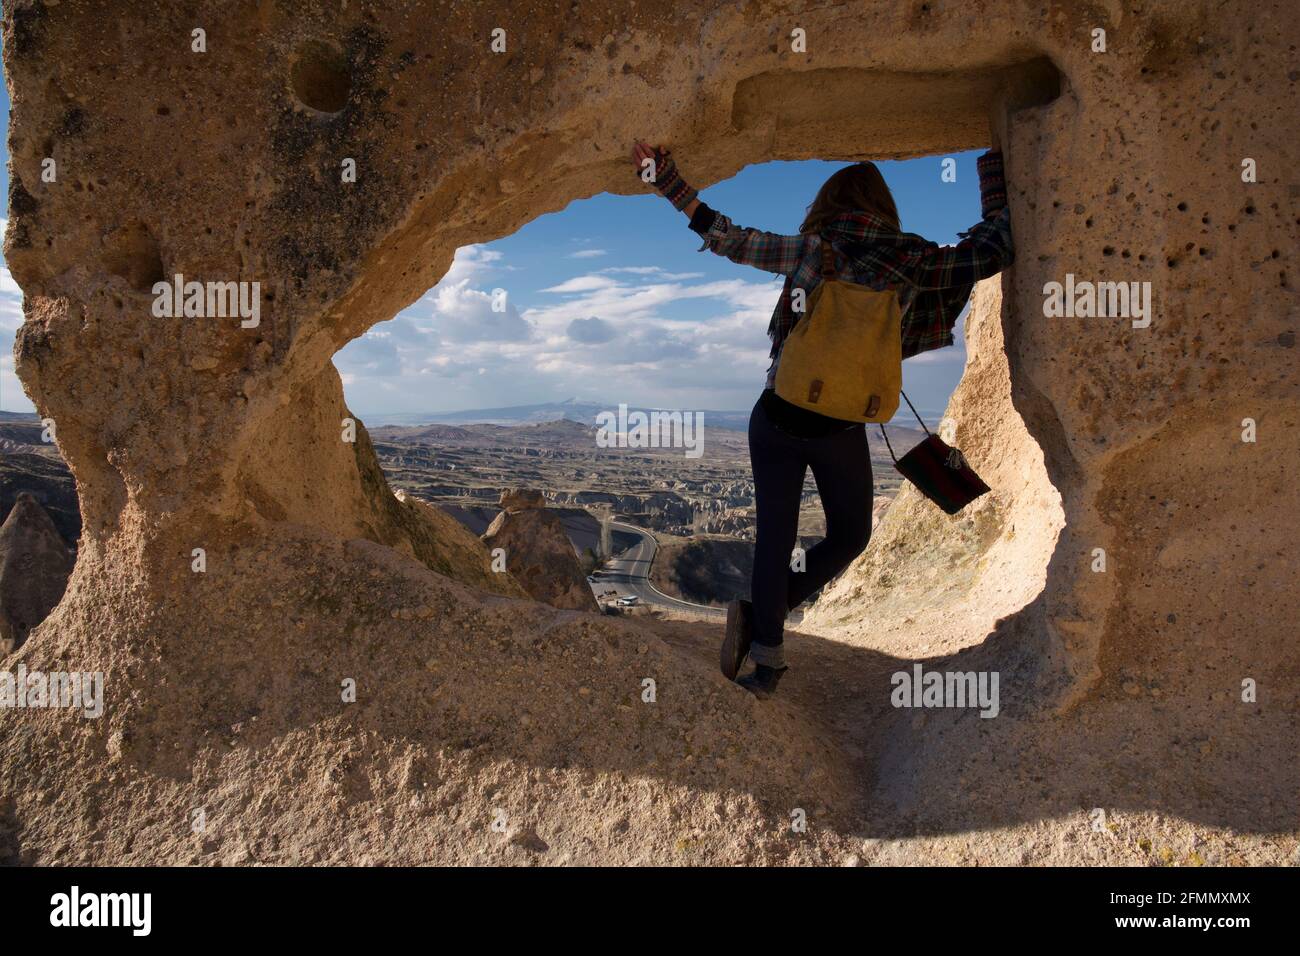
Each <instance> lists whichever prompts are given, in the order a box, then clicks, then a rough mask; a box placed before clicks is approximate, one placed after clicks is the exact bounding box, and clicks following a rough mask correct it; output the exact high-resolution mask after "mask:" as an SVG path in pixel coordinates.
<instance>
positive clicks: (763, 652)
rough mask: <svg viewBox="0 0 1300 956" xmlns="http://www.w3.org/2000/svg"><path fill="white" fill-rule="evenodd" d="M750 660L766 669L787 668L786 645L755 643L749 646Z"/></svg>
mask: <svg viewBox="0 0 1300 956" xmlns="http://www.w3.org/2000/svg"><path fill="white" fill-rule="evenodd" d="M749 659H750V660H751V661H753V662H754V663H755V664H762V665H763V666H764V667H777V668H781V667H785V645H784V644H760V643H758V641H755V642H754V643H753V644H750V645H749Z"/></svg>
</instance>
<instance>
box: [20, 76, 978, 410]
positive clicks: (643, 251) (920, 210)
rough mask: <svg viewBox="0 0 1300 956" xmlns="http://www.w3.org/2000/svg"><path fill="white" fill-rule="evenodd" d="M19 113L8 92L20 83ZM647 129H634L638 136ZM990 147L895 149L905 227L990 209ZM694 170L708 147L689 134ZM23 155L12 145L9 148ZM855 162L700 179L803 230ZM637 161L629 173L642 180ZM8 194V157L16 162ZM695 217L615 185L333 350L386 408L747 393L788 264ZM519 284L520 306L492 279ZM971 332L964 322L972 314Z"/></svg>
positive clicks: (943, 371) (913, 363)
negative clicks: (819, 195) (708, 231)
mask: <svg viewBox="0 0 1300 956" xmlns="http://www.w3.org/2000/svg"><path fill="white" fill-rule="evenodd" d="M0 107H2V109H3V121H4V126H5V129H6V130H7V128H8V118H9V98H8V93H7V91H5V92H4V94H3V102H2V103H0ZM629 146H630V144H629ZM975 156H976V154H975V153H964V154H957V155H956V157H955V158H956V159H957V177H956V182H955V183H945V182H943V181H942V180H941V178H940V172H941V161H942V159H943V157H941V156H933V157H926V158H922V159H914V160H907V161H904V162H887V163H882V164H881V170H882V172H883V173H884V175H885V179H886V180H887V181H888V183H889V185H890V187H891V188H892V189H893V191H894V197H895V199H896V201H897V203H898V207H899V213H900V215H901V217H902V220H903V228H904V229H906V230H908V231H910V232H919V233H921V234H922V235H925V236H927V237H928V238H930V239H933V240H934V241H936V242H940V243H950V242H955V241H956V239H957V233H958V231H960V230H963V229H966V228H967V227H969V226H970V225H971V224H972V223H974V222H975V221H977V220H978V218H979V191H978V187H977V179H976V175H975ZM676 158H677V161H678V165H679V167H680V168H681V170H682V173H683V175H684V176H685V177H686V178H687V180H688V181H689V179H690V176H691V158H690V156H689V155H688V154H683V153H681V152H678V153H677V155H676ZM5 160H6V165H7V161H8V155H7V151H6V155H5ZM842 165H843V164H842V163H828V162H820V161H809V162H794V163H765V164H761V165H757V166H750V167H747V168H746V169H743V170H741V171H740V173H738V174H737V175H736V176H735V177H733V178H732V179H730V180H727V181H726V182H723V183H718V184H717V185H715V186H712V187H710V188H709V189H706V190H704V191H703V192H702V193H701V198H702V199H704V200H705V201H706V202H708V203H709V204H710V205H711V206H713V207H714V208H716V209H719V210H720V211H722V212H725V213H726V214H727V215H729V216H730V217H731V218H732V219H733V220H734V221H735V222H737V223H739V224H741V225H745V226H755V227H758V228H762V229H768V230H771V231H774V232H795V231H796V230H797V229H798V225H799V223H800V221H801V220H802V218H803V213H804V209H805V207H806V206H807V204H808V203H809V202H810V201H811V199H812V197H813V195H814V194H815V193H816V191H817V188H818V187H819V186H820V185H821V183H822V182H824V181H825V179H826V177H827V176H829V175H830V174H831V173H832V172H834V171H835V170H836V169H838V168H840V166H842ZM634 176H635V171H634V169H633V167H632V165H631V163H630V162H629V164H628V178H629V181H633V182H634V181H635V180H634V179H633V177H634ZM0 188H3V189H4V193H3V195H7V194H8V170H7V169H5V170H3V171H0ZM699 245H700V242H699V238H698V237H697V236H696V235H695V234H694V233H692V232H691V231H690V230H689V229H687V228H686V217H685V216H683V215H682V214H680V213H678V212H676V211H675V210H674V209H673V208H672V207H671V206H670V205H669V204H668V203H667V202H665V201H664V200H663V199H661V198H659V197H658V196H655V195H652V194H646V195H634V196H613V195H609V194H601V195H599V196H595V197H592V198H590V199H585V200H580V201H577V202H574V203H571V204H570V205H569V206H568V208H566V209H564V210H563V211H561V212H558V213H553V214H551V215H547V216H542V217H541V218H539V219H537V220H534V221H533V222H531V223H529V224H527V225H526V226H524V227H523V228H522V229H520V230H519V231H518V232H516V233H515V234H514V235H512V236H508V237H506V238H504V239H500V240H497V241H495V242H490V243H486V244H484V245H477V246H466V247H464V248H462V249H460V250H459V251H458V252H457V255H456V260H455V262H454V264H453V265H452V268H451V270H450V271H449V272H448V274H447V275H446V276H445V277H444V278H443V279H442V281H440V282H439V283H438V284H437V285H436V286H434V287H433V288H432V289H430V290H429V292H428V293H426V294H425V295H424V296H423V297H422V298H421V299H420V301H419V302H417V303H415V304H414V305H412V306H411V307H409V308H407V309H405V310H403V311H402V312H401V313H399V314H398V315H397V316H396V317H395V318H394V319H392V320H390V321H388V322H383V323H380V324H379V325H377V326H375V327H374V328H373V329H371V330H370V331H369V332H368V333H366V335H364V336H362V337H361V338H359V339H357V340H355V341H353V342H351V343H349V344H348V345H347V346H346V347H345V348H344V349H343V350H342V351H341V352H340V353H339V354H338V355H336V356H335V358H334V363H335V365H336V366H337V367H338V369H339V371H340V373H341V374H342V376H343V381H344V387H345V391H346V395H347V398H348V402H349V405H350V407H351V408H352V410H353V411H354V412H356V413H357V414H358V415H359V416H361V417H362V418H363V419H365V420H366V421H367V422H368V423H370V424H381V423H382V420H383V418H384V416H385V414H388V413H393V414H403V415H408V414H411V413H417V414H418V413H421V412H436V411H454V410H460V409H467V408H480V407H499V406H503V405H519V404H532V403H537V402H550V401H559V400H563V399H566V398H578V399H581V400H584V401H594V402H599V403H605V404H608V405H610V406H611V407H613V406H616V405H618V403H620V402H626V403H628V404H629V405H649V406H655V407H669V408H687V409H708V408H712V409H745V408H748V407H749V406H750V405H752V404H753V401H754V399H755V398H756V397H757V395H758V392H759V390H760V389H761V388H762V385H763V378H764V372H765V370H766V368H767V364H768V359H767V350H768V344H769V343H768V339H767V335H766V329H767V321H768V318H769V317H770V315H771V312H772V306H773V305H774V304H775V302H776V299H777V296H778V295H779V293H780V289H781V280H780V278H779V277H775V276H769V275H768V274H767V273H763V272H760V271H758V270H756V269H752V268H749V267H746V266H739V265H736V264H734V263H732V262H729V261H727V260H725V259H722V258H720V257H718V256H715V255H713V254H712V253H709V252H699V251H697V250H698V249H699ZM494 289H504V290H506V293H507V300H506V301H507V303H508V305H507V308H506V310H505V312H494V311H493V310H492V308H491V296H492V290H494ZM21 304H22V293H21V291H20V290H19V289H18V287H17V285H16V284H15V283H14V281H13V278H12V276H10V274H9V271H8V269H3V270H0V408H4V409H6V410H9V411H30V410H32V404H31V402H30V401H29V400H28V399H27V397H26V396H25V395H24V394H22V392H21V389H20V386H19V384H18V380H17V379H16V378H15V376H14V374H13V337H14V331H15V330H16V329H17V328H18V326H19V325H20V324H21V322H22V309H21ZM959 332H960V324H959ZM964 363H965V351H964V344H963V343H962V341H961V340H960V335H959V341H958V345H957V346H956V347H954V348H949V349H943V350H940V351H936V352H930V353H927V354H925V355H923V356H918V357H917V358H915V359H909V360H908V361H907V362H905V363H904V364H903V370H904V387H905V388H906V389H907V390H908V393H909V394H910V395H911V397H912V399H913V401H915V402H916V404H917V407H918V408H919V409H920V410H921V411H922V413H923V414H925V415H926V416H927V417H929V418H933V419H937V418H938V416H939V413H940V412H941V411H942V410H943V407H944V405H945V404H946V403H947V400H948V396H949V394H950V393H951V392H952V389H953V388H954V387H955V386H956V384H957V380H958V378H960V376H961V372H962V368H963V365H964Z"/></svg>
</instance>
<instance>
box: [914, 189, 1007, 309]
mask: <svg viewBox="0 0 1300 956" xmlns="http://www.w3.org/2000/svg"><path fill="white" fill-rule="evenodd" d="M960 236H961V241H960V242H958V243H957V244H956V245H955V246H940V245H938V244H937V243H930V244H928V245H927V246H926V248H925V249H924V250H923V251H922V252H921V254H920V255H919V256H918V257H917V261H916V263H915V265H913V266H912V268H911V269H909V270H908V271H909V273H910V278H911V281H912V282H913V283H914V284H915V285H916V287H917V288H918V289H951V288H953V287H954V286H962V285H972V284H974V283H976V282H978V281H979V280H980V279H987V278H988V277H989V276H994V275H997V274H998V273H999V272H1001V271H1002V270H1003V269H1005V268H1006V267H1007V266H1009V265H1011V263H1012V262H1014V261H1015V258H1016V256H1015V249H1014V246H1013V245H1012V241H1011V213H1010V210H1008V209H1007V207H1005V206H1003V207H1002V209H1001V210H1000V211H999V212H998V213H997V214H996V215H994V216H993V218H991V219H985V220H984V221H983V222H979V223H976V224H975V225H974V226H972V227H971V228H970V229H969V230H968V231H967V232H963V233H960Z"/></svg>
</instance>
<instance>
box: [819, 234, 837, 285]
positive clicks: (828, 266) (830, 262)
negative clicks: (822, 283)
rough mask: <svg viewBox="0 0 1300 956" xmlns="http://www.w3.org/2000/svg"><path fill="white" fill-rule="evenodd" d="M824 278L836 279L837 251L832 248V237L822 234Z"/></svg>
mask: <svg viewBox="0 0 1300 956" xmlns="http://www.w3.org/2000/svg"><path fill="white" fill-rule="evenodd" d="M821 240H822V278H823V279H834V278H835V250H834V249H832V248H831V239H830V236H828V235H826V234H825V233H822V236H821Z"/></svg>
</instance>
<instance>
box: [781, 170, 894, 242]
mask: <svg viewBox="0 0 1300 956" xmlns="http://www.w3.org/2000/svg"><path fill="white" fill-rule="evenodd" d="M846 212H869V213H873V214H875V215H877V216H879V217H880V218H882V219H884V220H886V221H888V222H889V224H890V225H892V226H893V227H894V228H895V229H898V228H899V223H898V207H897V206H895V205H894V194H893V193H891V192H890V191H889V184H888V183H886V182H885V177H884V176H882V175H880V170H879V169H877V168H876V164H875V163H854V164H853V165H852V166H845V167H844V168H843V169H841V170H838V171H837V172H835V173H834V174H832V176H831V178H830V179H828V180H826V182H824V183H822V188H821V189H819V190H817V196H816V197H815V198H814V199H813V201H812V203H811V204H810V205H809V206H808V215H807V216H805V217H804V221H803V225H802V226H800V227H799V231H800V232H821V231H822V229H824V228H825V227H826V224H827V223H829V222H830V221H831V220H832V219H834V218H835V217H836V216H839V215H842V214H843V213H846Z"/></svg>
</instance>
